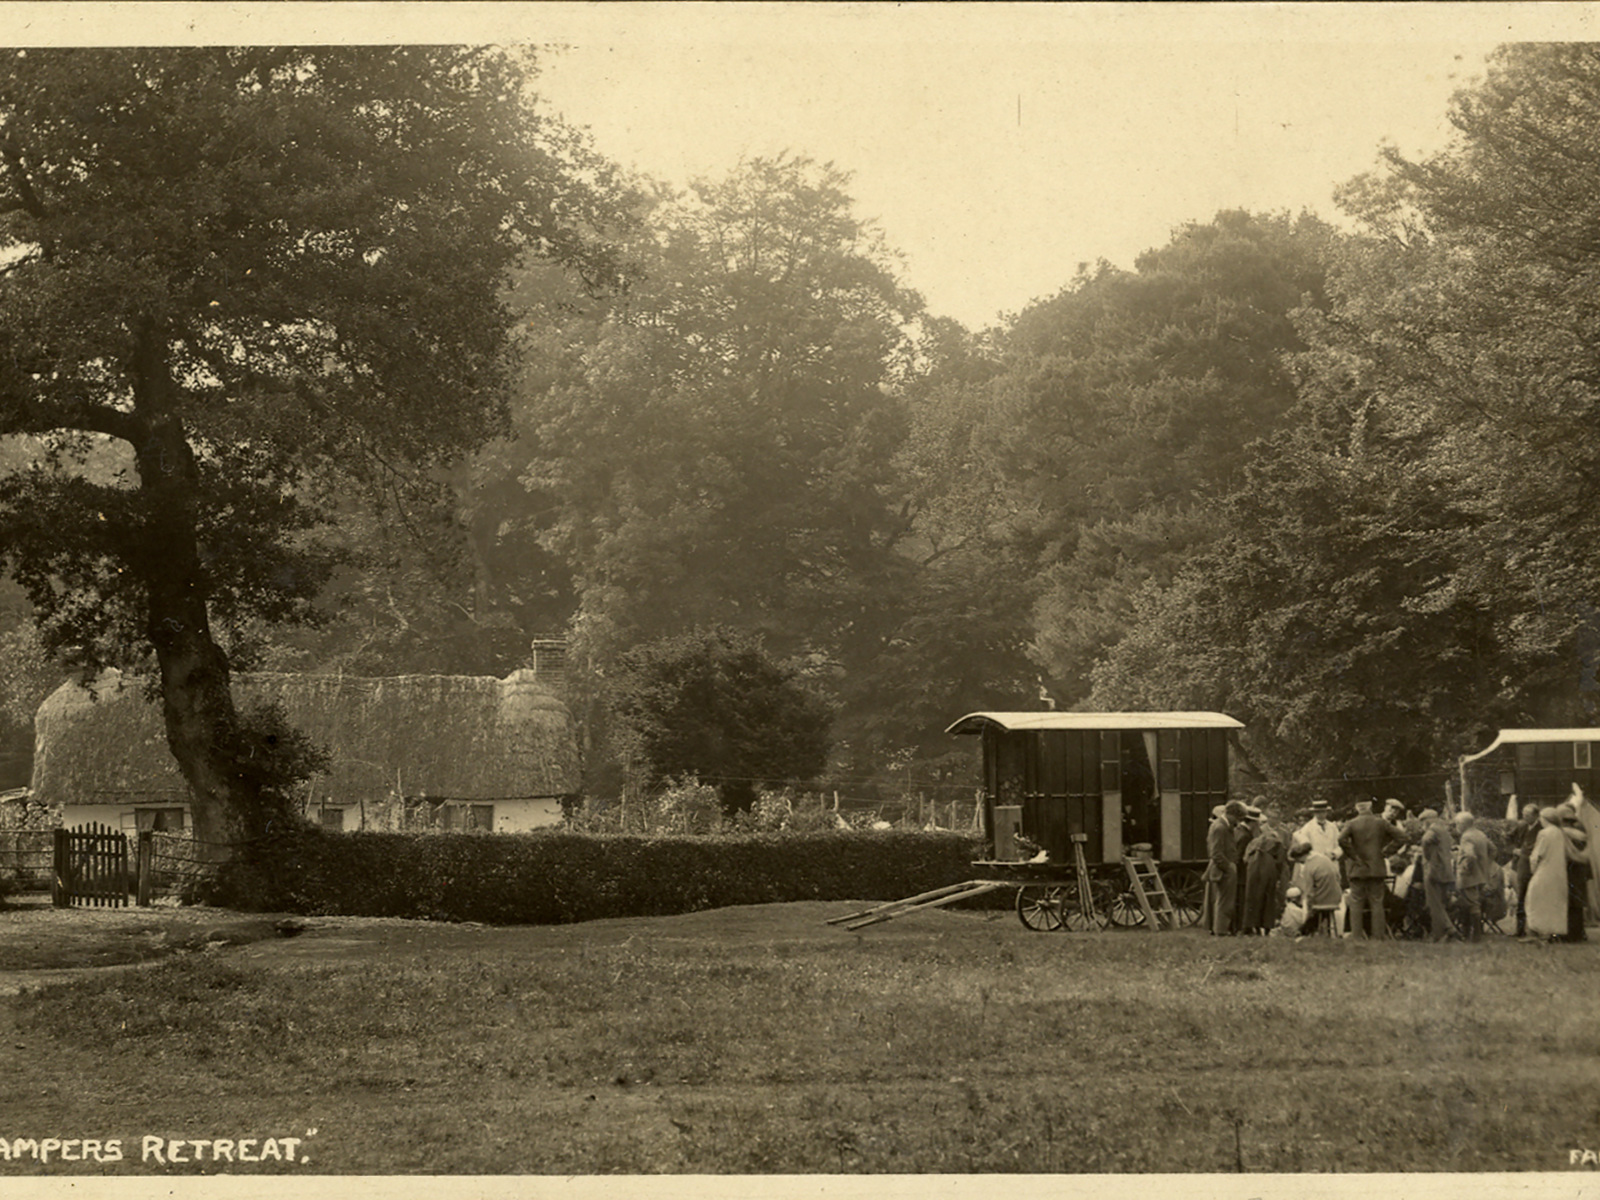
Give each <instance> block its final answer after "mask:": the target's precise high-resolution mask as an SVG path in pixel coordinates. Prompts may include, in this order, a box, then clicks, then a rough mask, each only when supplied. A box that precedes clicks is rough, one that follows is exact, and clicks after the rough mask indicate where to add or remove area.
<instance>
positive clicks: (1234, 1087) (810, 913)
mask: <svg viewBox="0 0 1600 1200" xmlns="http://www.w3.org/2000/svg"><path fill="white" fill-rule="evenodd" d="M848 910H849V906H848V905H837V904H834V905H822V904H792V905H772V906H763V907H756V908H742V909H726V910H719V911H714V912H706V913H697V914H691V915H687V916H682V917H666V918H651V919H639V920H626V921H600V922H591V923H587V924H582V925H573V926H560V927H529V928H518V929H487V928H477V927H459V926H443V927H441V926H434V925H426V924H415V923H406V922H397V921H389V922H367V923H359V922H347V923H334V922H329V923H325V924H322V925H320V926H318V927H315V928H313V929H311V930H310V931H308V932H307V933H305V934H303V935H302V936H300V937H297V938H293V939H287V940H286V939H277V938H274V939H272V940H269V941H254V942H250V944H245V945H236V946H226V947H223V948H221V949H217V950H210V951H200V952H192V953H181V954H177V955H174V956H172V957H170V958H169V959H167V960H166V961H164V962H159V963H156V964H154V965H146V966H143V967H141V968H139V969H109V970H99V971H94V972H86V973H84V975H83V977H81V978H75V979H72V980H69V981H65V982H54V983H50V984H48V985H44V986H30V987H27V988H25V989H24V990H23V991H22V992H21V993H20V994H18V995H14V996H11V997H8V998H0V1045H6V1046H13V1045H14V1046H16V1047H17V1050H16V1051H15V1052H13V1053H12V1054H11V1055H9V1060H10V1064H11V1065H10V1068H9V1069H8V1070H7V1071H6V1072H5V1073H3V1075H0V1114H3V1115H4V1120H5V1121H6V1122H7V1123H8V1124H9V1125H10V1128H9V1129H8V1130H5V1129H0V1137H6V1136H9V1137H11V1138H13V1139H15V1138H19V1137H21V1138H34V1139H40V1138H44V1137H47V1136H49V1137H55V1138H58V1139H68V1138H72V1139H85V1138H88V1139H96V1140H102V1141H103V1140H106V1139H111V1138H120V1139H121V1143H122V1147H123V1159H122V1161H120V1162H115V1163H111V1162H101V1163H84V1162H81V1161H78V1162H65V1163H62V1162H58V1161H54V1160H53V1161H52V1162H51V1163H49V1164H41V1163H39V1162H37V1161H27V1162H12V1163H9V1164H8V1163H4V1162H0V1173H8V1172H19V1171H20V1172H27V1173H54V1172H60V1173H63V1174H69V1173H73V1174H81V1173H85V1172H95V1171H99V1172H107V1173H140V1172H147V1171H151V1170H158V1171H160V1170H165V1171H172V1172H196V1171H213V1170H231V1171H246V1170H249V1171H266V1172H274V1171H281V1172H291V1171H307V1172H313V1173H319V1174H320V1173H346V1172H352V1173H371V1174H386V1173H486V1174H496V1173H549V1174H573V1173H576V1174H592V1173H611V1172H627V1173H656V1172H695V1173H712V1174H716V1173H758V1174H764V1173H812V1172H843V1173H857V1172H893V1173H915V1172H953V1173H962V1172H1052V1173H1053V1172H1124V1171H1137V1172H1148V1171H1161V1172H1231V1171H1239V1170H1244V1171H1265V1172H1306V1171H1501V1170H1512V1171H1519V1170H1562V1169H1565V1168H1566V1167H1567V1164H1568V1151H1569V1149H1572V1148H1581V1147H1590V1146H1595V1145H1597V1144H1600V1069H1597V1068H1600V1021H1597V1020H1596V1019H1595V1002H1594V997H1595V992H1596V988H1597V986H1600V946H1597V945H1595V944H1590V945H1584V946H1546V945H1542V944H1530V943H1518V942H1515V941H1512V940H1510V939H1495V940H1494V941H1490V942H1485V943H1483V944H1481V945H1477V946H1462V945H1445V946H1431V945H1421V944H1415V943H1390V944H1384V945H1376V944H1351V943H1343V942H1331V941H1322V940H1317V941H1308V942H1305V943H1301V944H1298V945H1296V944H1289V943H1285V942H1281V941H1278V940H1276V939H1265V940H1233V939H1229V940H1227V941H1219V940H1218V939H1213V938H1209V937H1207V936H1205V935H1204V934H1202V933H1199V932H1197V931H1185V932H1182V933H1177V934H1157V935H1152V934H1147V933H1142V932H1137V931H1134V932H1120V933H1104V934H1067V933H1058V934H1040V933H1029V932H1027V931H1025V930H1024V929H1023V928H1022V927H1021V926H1020V925H1019V924H1018V923H1017V922H1016V920H1015V919H1014V918H1013V917H1010V916H1009V915H1001V914H974V913H949V912H934V913H926V914H920V915H917V916H913V917H909V918H904V919H902V920H900V921H896V922H894V923H892V924H890V925H886V926H880V927H876V928H873V929H871V930H867V931H863V932H861V933H859V934H852V933H848V932H844V931H843V930H841V929H840V928H838V927H830V926H827V925H826V924H824V918H825V917H827V916H834V915H839V914H841V913H842V912H846V911H848ZM135 919H137V918H134V917H132V916H130V917H129V920H135ZM0 959H3V950H0ZM19 1114H25V1116H22V1117H19ZM312 1130H314V1131H315V1132H314V1133H312V1132H309V1131H312ZM145 1137H152V1138H154V1139H157V1140H160V1141H162V1142H163V1149H165V1143H166V1142H167V1141H169V1140H172V1139H188V1140H190V1141H191V1142H196V1143H207V1142H209V1141H210V1140H211V1139H217V1138H225V1139H228V1140H229V1141H235V1142H236V1141H238V1140H240V1139H243V1138H252V1139H259V1140H263V1141H264V1139H266V1138H268V1137H271V1138H274V1139H280V1152H281V1150H282V1145H281V1139H285V1138H289V1137H293V1138H295V1139H297V1140H298V1147H297V1157H296V1160H295V1161H294V1162H293V1163H290V1162H288V1161H283V1160H278V1161H273V1160H270V1159H269V1160H268V1161H266V1162H263V1163H259V1164H251V1165H248V1166H246V1165H243V1164H239V1163H237V1162H236V1161H235V1162H233V1163H230V1162H228V1161H207V1156H208V1155H214V1154H215V1153H216V1147H215V1146H213V1145H204V1146H199V1147H191V1148H189V1149H187V1150H184V1149H182V1148H181V1147H180V1154H181V1155H182V1157H185V1158H191V1159H192V1158H195V1157H198V1158H200V1159H201V1161H199V1162H194V1161H190V1162H187V1163H182V1164H176V1165H174V1164H171V1163H156V1162H153V1161H141V1160H140V1151H141V1148H142V1146H143V1144H144V1143H143V1141H142V1139H143V1138H145ZM163 1157H165V1154H163ZM307 1158H309V1161H304V1160H306V1159H307Z"/></svg>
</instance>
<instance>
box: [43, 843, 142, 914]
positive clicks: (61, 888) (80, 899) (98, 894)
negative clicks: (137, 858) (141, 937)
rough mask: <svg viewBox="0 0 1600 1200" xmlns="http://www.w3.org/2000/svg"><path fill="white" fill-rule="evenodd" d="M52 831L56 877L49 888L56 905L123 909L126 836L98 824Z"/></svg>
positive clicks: (125, 888) (125, 903)
mask: <svg viewBox="0 0 1600 1200" xmlns="http://www.w3.org/2000/svg"><path fill="white" fill-rule="evenodd" d="M55 833H56V846H55V852H56V853H55V858H56V863H55V880H54V882H53V884H52V886H51V888H50V898H51V899H52V900H53V901H54V903H55V906H56V907H57V908H67V907H69V906H71V905H75V904H77V905H89V906H93V907H99V908H126V907H127V904H128V835H127V834H125V833H122V832H120V831H118V830H115V829H112V828H111V827H110V826H108V825H100V824H92V825H79V826H78V827H77V828H75V829H57V830H56V831H55Z"/></svg>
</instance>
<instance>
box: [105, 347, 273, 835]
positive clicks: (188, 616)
mask: <svg viewBox="0 0 1600 1200" xmlns="http://www.w3.org/2000/svg"><path fill="white" fill-rule="evenodd" d="M137 367H138V369H137V371H136V378H137V383H136V385H135V410H136V415H137V417H138V418H140V420H139V424H140V425H141V426H142V429H141V434H142V436H141V437H140V438H139V439H138V441H137V442H136V444H135V445H134V447H133V449H134V455H135V460H136V462H137V464H138V469H139V480H140V495H141V498H142V499H143V501H144V528H143V530H142V539H141V540H142V541H143V543H144V544H143V545H142V546H141V548H140V551H141V552H140V554H139V556H138V558H139V561H140V563H141V564H142V566H143V568H144V569H143V571H142V574H143V576H144V578H143V579H142V582H143V584H144V586H145V590H146V594H147V596H148V600H149V610H148V613H147V616H146V626H145V632H146V636H147V637H148V638H149V640H150V645H151V646H152V648H153V649H154V650H155V653H156V661H157V663H158V664H159V666H160V671H161V707H162V717H163V719H164V721H165V724H166V730H167V745H168V747H169V748H170V749H171V750H172V755H173V757H174V758H175V759H176V760H177V763H178V770H179V771H180V772H181V773H182V775H183V777H184V780H185V781H186V782H187V783H188V785H189V793H190V811H191V813H192V814H193V816H194V835H195V838H196V840H197V842H198V843H199V845H198V847H197V849H198V854H199V856H200V857H201V858H202V859H205V860H207V861H212V862H220V861H223V860H225V859H227V858H228V857H230V856H231V854H232V851H233V848H234V847H235V846H237V845H238V844H239V843H240V842H242V841H243V840H244V839H245V838H246V837H249V836H252V835H253V834H256V833H259V832H260V831H259V830H258V829H256V828H255V826H256V825H257V824H259V821H258V820H257V818H258V816H259V814H260V811H261V804H260V796H259V794H258V791H257V789H256V788H255V787H254V786H253V785H252V784H251V782H250V781H249V780H247V779H243V778H241V777H240V776H239V774H238V771H237V769H236V767H235V762H236V758H235V749H236V747H237V745H238V727H239V720H238V714H237V712H236V710H235V709H234V704H233V693H232V691H231V690H230V689H229V683H228V658H227V655H226V654H224V653H223V650H222V647H220V646H219V645H217V643H216V640H215V639H214V638H213V637H212V635H211V622H210V618H209V616H208V614H207V610H206V601H207V587H206V583H207V581H206V577H205V572H204V570H203V568H202V567H201V562H200V547H199V534H198V524H197V516H198V502H199V494H200V474H199V466H198V464H197V462H196V460H195V455H194V451H193V450H192V449H191V447H190V446H189V443H188V438H187V437H186V435H185V432H184V429H183V425H182V422H181V420H180V419H179V418H178V417H177V416H176V415H175V414H174V413H173V411H172V410H173V405H172V404H171V403H170V401H171V400H172V398H173V391H174V389H173V387H172V383H171V379H170V376H169V374H168V367H167V363H166V354H165V347H164V342H163V340H162V339H160V337H159V335H158V334H156V333H154V332H152V331H146V333H145V336H144V337H142V338H141V352H140V353H139V354H138V356H137Z"/></svg>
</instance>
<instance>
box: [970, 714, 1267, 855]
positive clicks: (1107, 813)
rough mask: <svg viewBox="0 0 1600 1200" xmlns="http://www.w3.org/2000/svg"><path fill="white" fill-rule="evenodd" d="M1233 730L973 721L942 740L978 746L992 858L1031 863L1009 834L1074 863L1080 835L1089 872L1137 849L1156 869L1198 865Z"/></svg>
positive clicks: (1220, 724) (1224, 777)
mask: <svg viewBox="0 0 1600 1200" xmlns="http://www.w3.org/2000/svg"><path fill="white" fill-rule="evenodd" d="M1241 728H1243V725H1242V724H1241V723H1240V722H1239V721H1236V720H1234V719H1233V718H1232V717H1230V716H1228V715H1226V714H1225V713H1214V712H1117V713H1112V712H1100V713H1093V712H975V713H968V714H967V715H966V716H964V717H962V718H961V719H960V720H959V721H956V722H955V723H954V724H952V725H951V726H950V727H949V729H948V730H946V732H948V733H953V734H967V735H976V736H980V737H982V739H983V797H984V801H983V832H984V840H985V843H986V849H987V852H988V855H989V857H990V858H991V859H993V860H995V861H1000V862H1004V861H1015V860H1019V859H1025V858H1030V857H1032V856H1033V851H1032V850H1031V848H1029V847H1021V846H1019V845H1018V844H1017V842H1016V840H1015V838H1014V831H1015V832H1020V833H1021V834H1022V836H1023V837H1024V838H1025V839H1026V840H1027V842H1029V843H1031V844H1032V846H1035V847H1038V848H1039V849H1041V850H1043V851H1045V852H1047V853H1048V854H1049V856H1050V860H1051V861H1054V862H1057V863H1071V862H1072V861H1073V848H1072V839H1073V835H1075V834H1082V835H1084V843H1083V845H1084V853H1085V857H1086V858H1087V860H1088V862H1089V864H1090V865H1097V864H1102V863H1104V864H1114V863H1120V862H1121V859H1122V856H1123V853H1124V851H1125V850H1126V849H1127V848H1129V847H1131V846H1135V845H1139V844H1141V843H1143V844H1148V845H1149V846H1150V847H1151V851H1152V853H1153V854H1154V856H1155V857H1156V858H1157V859H1158V860H1161V861H1163V862H1177V861H1199V860H1202V859H1204V858H1205V857H1206V829H1207V827H1208V825H1209V824H1210V820H1211V810H1212V808H1213V807H1215V806H1216V805H1218V804H1225V803H1227V800H1228V757H1229V746H1230V736H1231V731H1232V730H1235V729H1241ZM1024 850H1027V851H1028V852H1027V853H1024V852H1023V851H1024Z"/></svg>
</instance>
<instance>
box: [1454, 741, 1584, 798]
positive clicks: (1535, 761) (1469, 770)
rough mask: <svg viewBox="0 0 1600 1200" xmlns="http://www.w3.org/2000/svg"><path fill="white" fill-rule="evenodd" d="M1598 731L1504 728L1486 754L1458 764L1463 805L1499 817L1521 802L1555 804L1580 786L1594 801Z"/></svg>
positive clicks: (1466, 759)
mask: <svg viewBox="0 0 1600 1200" xmlns="http://www.w3.org/2000/svg"><path fill="white" fill-rule="evenodd" d="M1597 766H1600V729H1502V730H1501V731H1500V732H1499V734H1498V735H1497V736H1496V737H1495V739H1494V741H1492V742H1490V743H1489V744H1488V745H1487V746H1485V747H1484V748H1483V749H1482V750H1479V751H1478V752H1477V753H1476V754H1468V755H1466V756H1465V757H1463V758H1462V759H1461V760H1460V771H1461V797H1462V806H1463V807H1464V808H1467V809H1469V810H1470V811H1472V812H1474V813H1477V814H1478V815H1479V816H1484V817H1501V816H1504V815H1505V812H1506V802H1507V801H1508V800H1509V799H1510V797H1511V796H1513V795H1515V796H1516V797H1517V800H1518V803H1519V804H1528V803H1533V804H1538V805H1541V806H1543V805H1546V804H1555V803H1558V802H1560V801H1562V800H1565V799H1566V798H1567V797H1568V796H1569V795H1570V794H1571V792H1572V785H1573V784H1577V785H1578V786H1579V787H1581V788H1582V789H1583V793H1584V795H1586V796H1589V797H1591V798H1593V797H1596V796H1597V792H1596V788H1597V786H1600V771H1597V770H1596V767H1597Z"/></svg>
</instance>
